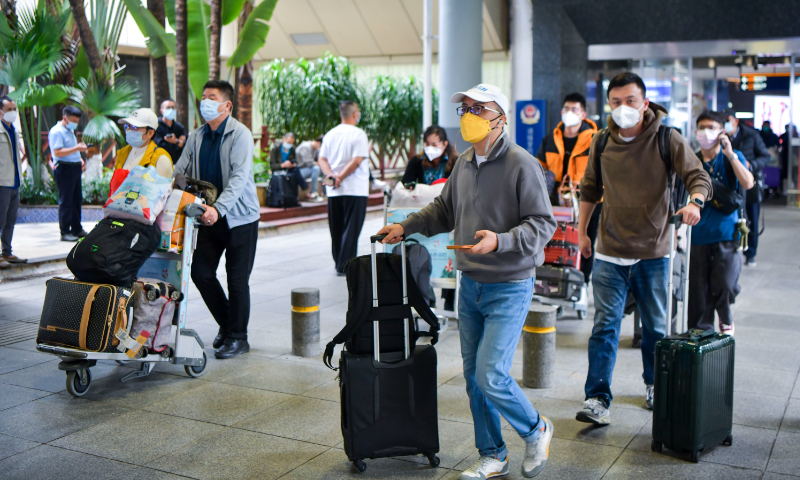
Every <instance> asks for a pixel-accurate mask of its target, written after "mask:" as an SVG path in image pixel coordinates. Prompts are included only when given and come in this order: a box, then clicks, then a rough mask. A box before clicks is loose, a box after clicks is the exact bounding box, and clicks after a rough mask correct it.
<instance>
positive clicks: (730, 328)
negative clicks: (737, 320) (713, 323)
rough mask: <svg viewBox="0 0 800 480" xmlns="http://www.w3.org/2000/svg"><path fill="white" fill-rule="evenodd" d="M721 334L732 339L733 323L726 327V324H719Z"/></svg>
mask: <svg viewBox="0 0 800 480" xmlns="http://www.w3.org/2000/svg"><path fill="white" fill-rule="evenodd" d="M719 333H722V334H724V335H730V336H731V337H732V336H733V324H732V323H731V324H730V325H725V324H724V323H722V322H719Z"/></svg>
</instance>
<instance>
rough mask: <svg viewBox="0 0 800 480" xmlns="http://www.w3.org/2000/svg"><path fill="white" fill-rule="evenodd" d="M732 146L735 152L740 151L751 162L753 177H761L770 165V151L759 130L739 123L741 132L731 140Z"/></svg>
mask: <svg viewBox="0 0 800 480" xmlns="http://www.w3.org/2000/svg"><path fill="white" fill-rule="evenodd" d="M731 145H732V146H733V148H734V149H735V150H739V151H740V152H742V154H743V155H744V158H745V160H747V161H748V162H750V170H752V172H753V175H761V171H762V170H764V167H766V166H767V163H769V158H770V157H769V150H767V146H766V145H764V140H762V139H761V134H760V133H758V130H756V129H754V128H752V127H748V126H747V125H744V124H742V123H739V131H738V132H737V134H736V137H734V138H732V139H731Z"/></svg>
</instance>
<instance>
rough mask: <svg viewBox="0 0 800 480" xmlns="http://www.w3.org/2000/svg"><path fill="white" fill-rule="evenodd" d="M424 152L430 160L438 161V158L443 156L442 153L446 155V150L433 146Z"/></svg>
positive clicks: (426, 148) (429, 146)
mask: <svg viewBox="0 0 800 480" xmlns="http://www.w3.org/2000/svg"><path fill="white" fill-rule="evenodd" d="M424 150H425V155H427V156H428V160H436V159H437V158H439V157H441V156H442V153H444V150H442V149H441V148H439V147H434V146H432V145H428V146H426V147H425V148H424Z"/></svg>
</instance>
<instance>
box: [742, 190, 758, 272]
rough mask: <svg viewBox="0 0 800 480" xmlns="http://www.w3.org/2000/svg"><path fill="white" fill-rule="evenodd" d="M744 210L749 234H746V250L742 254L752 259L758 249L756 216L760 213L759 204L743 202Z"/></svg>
mask: <svg viewBox="0 0 800 480" xmlns="http://www.w3.org/2000/svg"><path fill="white" fill-rule="evenodd" d="M745 212H746V213H747V218H748V219H749V220H750V234H749V235H747V251H746V252H744V256H745V257H747V258H748V259H749V260H752V259H754V258H756V253H757V251H758V217H759V216H760V215H761V204H760V203H749V202H748V203H747V204H745Z"/></svg>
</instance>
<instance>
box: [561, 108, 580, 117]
mask: <svg viewBox="0 0 800 480" xmlns="http://www.w3.org/2000/svg"><path fill="white" fill-rule="evenodd" d="M561 111H562V112H572V113H575V114H577V115H580V114H581V107H572V108H569V107H564V108H562V109H561Z"/></svg>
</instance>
